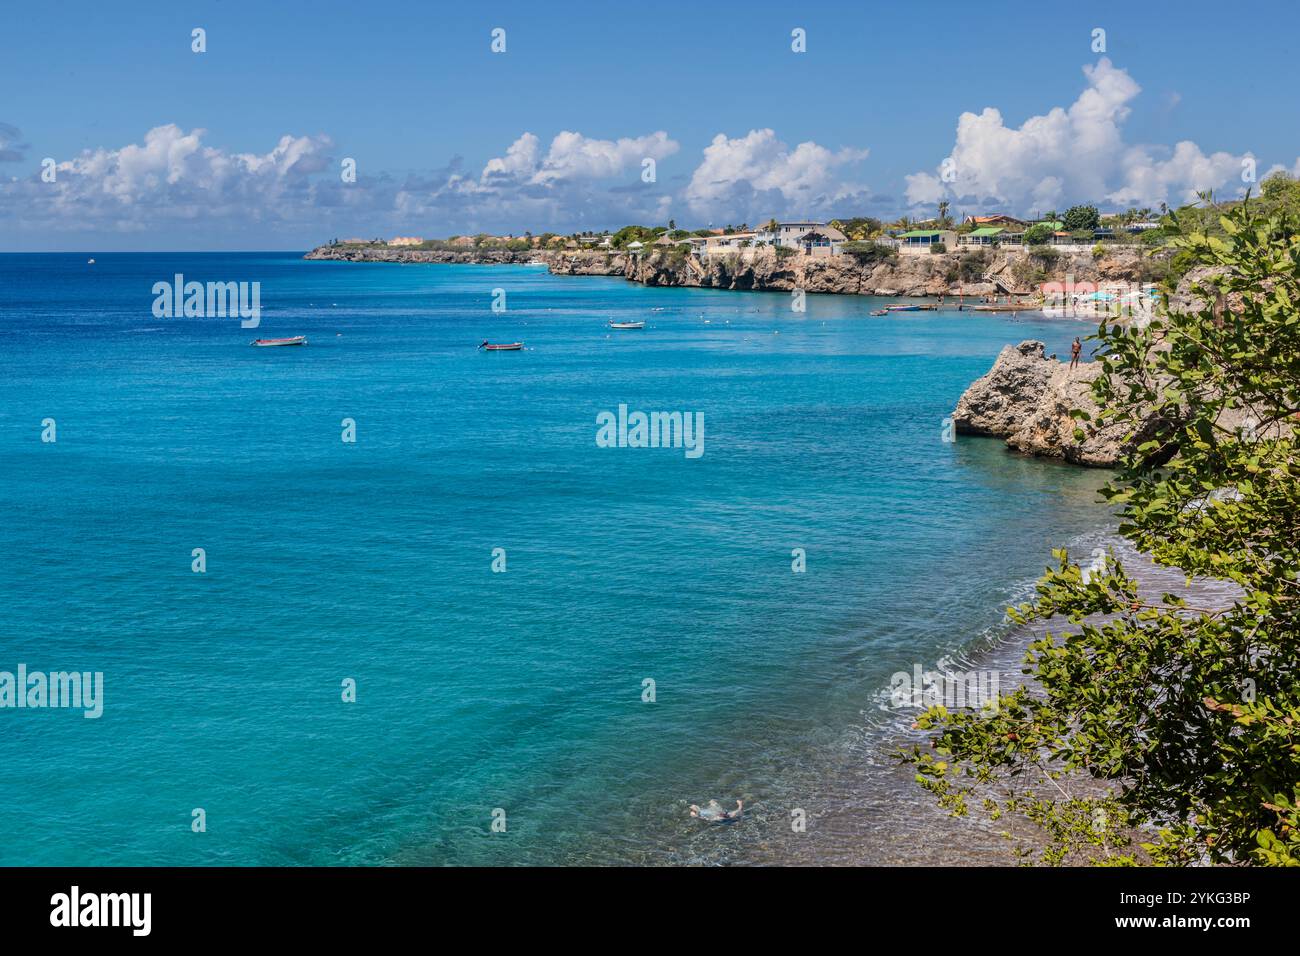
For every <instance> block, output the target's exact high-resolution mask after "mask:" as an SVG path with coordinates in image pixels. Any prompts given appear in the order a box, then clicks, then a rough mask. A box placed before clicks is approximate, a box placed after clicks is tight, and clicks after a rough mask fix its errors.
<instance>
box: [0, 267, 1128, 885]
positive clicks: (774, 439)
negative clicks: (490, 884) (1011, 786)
mask: <svg viewBox="0 0 1300 956" xmlns="http://www.w3.org/2000/svg"><path fill="white" fill-rule="evenodd" d="M87 258H88V256H87V255H85V254H83V255H3V256H0V588H2V591H0V601H2V602H3V603H2V604H0V606H2V607H3V609H4V614H3V619H2V620H0V670H8V671H13V670H15V669H16V667H17V665H18V664H19V663H25V664H26V665H27V667H28V669H29V670H43V671H57V670H78V671H102V672H103V674H104V683H105V702H104V714H103V716H102V717H101V718H100V719H98V720H88V719H84V718H83V717H82V716H81V714H80V713H79V712H77V711H72V710H53V709H47V710H21V711H19V710H0V864H5V865H12V864H147V863H158V864H181V865H186V864H332V863H389V864H410V863H433V864H521V863H570V862H594V863H619V862H632V863H658V862H683V861H723V862H725V861H744V860H749V859H755V858H758V857H766V858H778V859H780V858H799V854H801V853H803V852H804V851H803V850H801V849H800V848H801V847H805V846H815V845H816V844H815V843H814V842H806V843H798V842H797V841H792V840H791V838H790V836H789V830H790V828H789V826H788V819H789V809H790V808H791V807H796V806H798V807H804V806H819V805H824V803H825V801H826V799H827V798H826V794H827V793H829V792H831V790H832V789H836V788H828V787H826V786H824V783H823V782H824V781H826V780H827V779H828V778H829V775H832V774H836V773H839V772H841V771H842V770H843V768H844V767H845V766H851V767H856V766H857V765H859V764H864V763H870V762H871V761H872V760H874V759H875V757H874V756H873V743H872V741H873V739H874V738H873V736H872V734H871V733H869V732H867V730H869V728H870V726H871V724H872V722H873V721H874V719H875V718H874V716H872V712H873V709H874V704H873V701H874V699H875V698H876V696H877V695H878V694H879V692H880V690H881V688H882V687H884V686H886V685H887V684H888V679H889V675H890V674H891V673H893V672H896V671H899V670H910V669H911V667H912V666H913V664H914V663H917V662H919V663H922V664H925V665H929V664H932V663H934V662H935V661H936V660H938V659H939V658H940V657H942V656H944V655H948V654H953V653H958V652H960V651H961V650H962V649H963V648H966V647H968V646H970V645H972V643H975V642H979V641H981V640H983V639H986V638H987V636H988V634H989V633H990V631H991V629H994V630H995V629H996V628H997V627H998V626H999V622H1000V621H1001V620H1002V608H1003V607H1004V606H1005V603H1006V602H1007V601H1008V600H1010V599H1012V598H1013V597H1015V596H1016V595H1017V594H1021V593H1023V591H1024V589H1025V588H1026V586H1027V585H1028V584H1029V583H1031V582H1032V581H1033V579H1034V578H1035V577H1036V576H1037V575H1038V574H1039V573H1040V572H1041V570H1042V568H1043V566H1044V565H1045V564H1046V563H1048V561H1049V560H1050V555H1049V553H1048V552H1049V549H1050V548H1051V547H1053V546H1059V545H1061V544H1064V543H1068V542H1070V541H1072V540H1074V539H1077V538H1078V537H1079V536H1080V535H1087V534H1089V533H1091V532H1093V531H1094V530H1095V529H1097V528H1100V527H1102V526H1103V525H1105V523H1106V521H1107V515H1106V511H1105V509H1104V508H1103V506H1102V505H1100V504H1099V503H1097V500H1096V496H1095V494H1094V489H1095V488H1096V487H1097V486H1098V485H1099V484H1100V483H1101V476H1099V475H1098V474H1097V473H1095V472H1088V471H1083V470H1076V469H1073V468H1069V467H1065V466H1061V465H1058V464H1053V463H1050V462H1043V461H1032V460H1026V459H1023V458H1019V457H1016V456H1012V455H1010V454H1008V453H1007V452H1006V451H1005V450H1004V448H1003V446H1002V444H1001V442H999V441H996V440H991V439H975V438H967V437H961V438H959V439H958V440H957V441H956V442H955V443H950V442H945V441H944V440H943V419H944V418H945V416H947V415H948V414H949V413H950V412H951V410H952V408H953V405H954V404H955V402H956V400H957V398H958V396H959V395H960V394H961V392H962V391H963V389H964V388H965V387H966V386H967V385H968V384H969V383H970V381H972V380H973V379H974V378H976V377H978V376H979V375H981V374H983V373H984V372H985V371H987V369H988V367H989V365H990V364H991V363H992V361H993V359H994V357H995V356H996V355H997V353H998V351H999V350H1000V349H1001V347H1002V346H1003V345H1005V344H1008V343H1014V342H1018V341H1021V340H1023V339H1027V338H1041V339H1043V340H1044V341H1046V342H1047V343H1048V346H1049V351H1051V350H1054V351H1057V352H1058V353H1060V354H1068V343H1069V341H1070V339H1071V338H1072V337H1073V336H1074V335H1075V334H1079V333H1081V332H1086V331H1088V329H1087V327H1086V326H1082V325H1079V324H1076V323H1071V322H1063V321H1061V320H1048V319H1044V318H1042V317H1038V316H1027V315H1021V316H1019V317H1011V316H996V315H978V314H973V313H969V312H967V313H957V312H955V311H950V312H939V313H912V314H904V315H897V316H889V317H883V318H874V317H871V316H869V315H868V312H869V310H870V309H872V308H878V307H879V306H880V305H881V300H877V299H871V298H857V297H843V296H809V297H808V300H807V311H806V312H804V313H802V314H799V313H794V312H792V311H791V308H790V303H791V299H790V296H789V295H786V294H779V293H732V292H721V291H712V290H690V289H654V288H646V287H642V286H639V285H635V284H631V283H627V282H624V281H622V280H620V279H613V278H594V277H558V276H551V275H549V274H547V272H546V270H545V269H544V268H540V267H527V266H495V267H489V266H394V265H386V264H346V263H332V262H307V261H303V260H301V259H299V258H298V257H297V256H296V255H291V254H280V253H276V254H256V253H252V254H238V255H234V254H130V255H128V254H117V255H114V254H103V255H99V254H96V255H95V258H96V260H97V261H96V263H95V264H94V265H88V264H87V262H86V260H87ZM177 272H180V273H183V274H184V276H185V278H186V279H187V280H189V279H193V280H199V281H209V280H212V281H259V282H260V283H261V302H262V310H263V315H262V322H261V326H260V327H259V328H257V329H256V330H247V329H242V328H240V325H239V322H238V320H237V319H232V318H210V319H198V318H188V319H186V318H173V319H158V318H155V317H154V315H153V314H152V312H151V308H152V305H153V300H154V296H153V293H152V291H151V288H152V286H153V284H154V283H155V282H158V281H170V280H171V279H172V277H173V275H174V274H175V273H177ZM498 288H499V289H504V290H505V292H506V305H507V310H506V311H505V312H503V313H496V312H493V311H492V309H491V305H492V301H493V294H492V290H493V289H498ZM652 309H662V311H651V310H652ZM609 318H638V319H645V320H647V324H648V327H647V329H646V330H645V331H642V332H616V333H610V332H608V331H607V330H606V329H605V327H604V324H605V322H606V321H607V320H608V319H609ZM299 334H305V335H307V336H308V337H309V344H308V345H307V346H306V347H304V348H291V349H256V348H250V347H249V341H250V340H251V339H252V338H253V337H254V336H268V337H274V336H288V335H299ZM484 339H491V340H494V341H513V340H522V341H524V342H525V343H526V346H527V348H526V349H525V350H524V351H521V352H507V353H497V354H487V353H483V352H480V351H477V350H476V348H475V346H476V345H477V344H478V343H479V342H481V341H482V340H484ZM620 403H626V404H627V405H628V406H629V407H630V408H632V409H641V410H645V411H651V410H675V411H688V412H695V411H699V412H702V413H703V415H704V421H705V453H704V455H703V456H702V457H701V458H699V459H696V460H691V459H688V458H687V457H686V456H685V455H684V454H683V452H682V451H681V450H673V449H630V448H621V449H619V448H615V449H611V448H599V447H597V445H596V442H595V436H596V415H597V414H598V413H599V412H601V411H604V410H611V411H612V410H615V409H617V407H618V405H619V404H620ZM47 418H52V419H54V420H55V422H56V423H57V442H54V443H48V442H42V441H41V434H42V421H43V420H44V419H47ZM345 418H351V419H353V420H354V421H355V422H356V441H355V443H345V442H343V441H342V440H341V432H342V425H341V423H342V421H343V419H345ZM195 548H203V549H205V551H206V555H207V570H206V573H204V574H197V573H194V572H193V571H192V570H191V561H192V560H193V559H192V557H191V552H192V550H193V549H195ZM494 548H504V549H505V551H506V562H507V565H506V566H507V569H508V570H507V571H506V573H493V571H492V552H493V549H494ZM794 548H803V549H805V551H806V554H807V571H806V572H805V573H802V574H796V573H793V572H792V570H791V561H792V557H791V551H792V549H794ZM345 678H352V679H354V680H355V681H356V684H357V700H356V702H355V703H344V702H343V700H342V699H341V696H342V691H341V682H342V681H343V680H344V679H345ZM647 678H649V679H652V680H653V681H654V682H655V696H656V700H655V701H654V702H653V703H646V702H643V701H642V694H643V686H644V685H643V681H645V680H646V679H647ZM905 776H906V775H904V778H905ZM898 779H899V778H896V777H892V776H888V775H886V776H885V777H882V778H881V779H880V780H879V781H877V782H876V783H871V782H870V779H868V781H867V783H866V784H864V785H865V786H868V787H876V786H879V787H881V788H886V787H888V788H895V789H896V792H894V793H889V794H873V795H872V798H873V799H874V800H876V801H877V802H879V801H881V800H884V801H886V802H890V803H891V805H896V806H898V807H901V808H902V809H901V810H900V811H899V813H900V816H901V817H906V815H907V808H908V807H909V806H911V805H912V804H913V803H924V802H927V798H925V797H924V796H923V795H920V794H919V793H917V792H915V791H914V790H913V788H911V787H910V785H907V784H905V783H904V784H902V785H900V784H898V782H897V781H898ZM837 792H838V790H837ZM712 797H717V798H718V799H720V800H722V801H724V802H727V803H730V802H731V801H733V800H734V799H735V798H737V797H743V798H745V799H746V800H747V802H748V803H749V804H750V805H751V806H752V807H753V808H754V811H753V815H752V816H751V817H750V818H748V819H746V821H745V822H744V824H742V825H741V827H730V828H713V829H712V830H707V831H701V830H700V828H699V827H698V825H695V824H694V822H693V821H691V820H690V819H689V817H688V816H687V814H686V807H687V805H688V804H690V803H702V802H703V801H705V800H707V799H709V798H712ZM837 799H838V798H837ZM819 800H820V801H821V803H820V804H819ZM195 808H203V810H204V811H205V812H206V820H207V830H206V832H205V833H194V832H192V831H191V815H192V810H193V809H195ZM498 808H500V809H502V810H504V811H505V820H506V830H505V832H504V833H494V832H493V831H492V826H491V825H492V821H493V811H494V810H496V809H498ZM841 809H842V808H841ZM878 824H879V821H878V820H876V821H867V820H864V821H863V830H862V832H861V833H855V832H843V831H842V830H841V831H837V833H836V835H835V840H836V841H837V846H838V847H839V848H840V849H841V850H843V849H844V846H845V845H847V844H851V843H853V841H855V840H857V841H867V842H870V841H873V840H875V841H879V840H886V839H889V836H888V832H887V831H886V832H885V833H884V835H882V831H881V829H880V827H879V825H878ZM812 829H814V830H815V827H814V828H812ZM810 840H811V838H810ZM803 858H807V855H806V854H805V855H804V857H803Z"/></svg>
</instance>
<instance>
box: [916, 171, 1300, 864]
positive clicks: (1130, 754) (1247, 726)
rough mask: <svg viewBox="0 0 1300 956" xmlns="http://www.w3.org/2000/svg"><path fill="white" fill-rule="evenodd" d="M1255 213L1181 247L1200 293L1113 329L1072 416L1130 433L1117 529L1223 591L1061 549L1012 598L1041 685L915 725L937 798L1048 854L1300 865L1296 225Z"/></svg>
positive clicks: (1114, 494)
mask: <svg viewBox="0 0 1300 956" xmlns="http://www.w3.org/2000/svg"><path fill="white" fill-rule="evenodd" d="M1297 198H1298V202H1297V208H1300V192H1297ZM1251 210H1252V207H1251V206H1249V205H1245V204H1243V205H1239V206H1237V207H1236V208H1234V209H1233V210H1232V211H1230V212H1228V213H1227V214H1225V215H1223V216H1221V217H1219V222H1218V226H1219V228H1220V229H1221V230H1222V231H1221V233H1220V234H1217V235H1210V234H1208V233H1207V232H1206V231H1204V228H1203V227H1202V228H1201V229H1200V231H1198V230H1195V229H1194V230H1191V231H1187V232H1184V233H1183V234H1182V235H1180V236H1179V237H1178V239H1177V240H1176V243H1177V245H1178V246H1179V247H1180V249H1181V252H1180V255H1186V256H1188V257H1189V262H1188V266H1189V268H1190V269H1191V270H1192V271H1191V272H1190V273H1189V275H1195V276H1198V277H1199V279H1198V289H1199V296H1200V300H1201V301H1200V305H1199V306H1198V307H1197V308H1196V309H1194V310H1192V311H1185V312H1177V313H1167V314H1163V315H1161V316H1160V317H1159V318H1158V319H1157V320H1156V321H1153V322H1152V323H1151V324H1150V325H1149V326H1147V327H1146V328H1144V329H1136V328H1128V327H1123V326H1119V325H1112V326H1107V325H1103V326H1102V327H1101V328H1100V329H1099V330H1098V335H1097V340H1098V341H1099V342H1100V344H1101V351H1100V354H1099V360H1100V362H1101V363H1102V369H1103V373H1104V374H1102V375H1099V376H1098V377H1097V379H1096V380H1095V382H1094V384H1093V394H1094V396H1095V397H1096V399H1097V402H1098V404H1099V406H1100V408H1101V412H1100V414H1099V415H1097V416H1095V417H1094V418H1090V417H1089V416H1087V415H1084V414H1075V415H1074V418H1075V421H1076V423H1077V431H1076V437H1078V435H1080V434H1083V435H1086V434H1087V432H1088V430H1090V429H1095V428H1099V427H1103V426H1107V427H1109V426H1111V425H1118V426H1124V427H1126V429H1127V431H1128V432H1129V433H1130V434H1132V435H1134V436H1136V439H1135V441H1134V442H1133V444H1132V446H1131V452H1130V454H1129V456H1128V457H1127V458H1126V460H1125V461H1124V462H1123V463H1122V465H1121V467H1120V469H1119V470H1118V472H1117V474H1116V477H1115V480H1114V481H1112V482H1111V483H1110V484H1109V485H1108V486H1107V487H1106V488H1104V489H1102V495H1103V497H1104V498H1105V499H1106V500H1107V501H1109V502H1110V503H1111V504H1112V505H1113V506H1114V507H1115V508H1116V509H1117V515H1118V519H1119V529H1120V533H1121V534H1122V535H1124V537H1126V538H1127V539H1128V540H1129V541H1130V542H1132V543H1133V544H1134V545H1135V546H1136V547H1137V548H1138V549H1139V550H1141V551H1144V552H1146V554H1147V555H1149V556H1150V557H1151V558H1152V559H1153V560H1155V561H1156V562H1158V563H1161V564H1165V565H1169V566H1172V567H1177V568H1180V569H1182V570H1183V571H1184V572H1185V574H1186V576H1187V577H1188V578H1189V579H1190V578H1192V577H1193V576H1196V577H1203V578H1215V579H1219V580H1221V581H1223V582H1226V584H1225V585H1223V586H1221V587H1220V588H1219V589H1218V592H1217V593H1219V594H1220V595H1226V596H1224V597H1221V598H1219V599H1218V600H1217V601H1207V599H1205V598H1203V597H1202V598H1194V597H1190V596H1189V595H1187V594H1169V595H1161V596H1160V598H1159V600H1156V599H1154V598H1153V597H1152V596H1150V595H1145V594H1143V593H1142V592H1141V589H1140V588H1139V586H1138V583H1137V581H1136V580H1134V579H1133V578H1132V577H1130V576H1129V575H1128V574H1127V573H1126V572H1125V569H1124V567H1123V566H1122V564H1121V563H1120V562H1119V561H1117V560H1115V558H1114V556H1113V555H1112V556H1108V557H1107V558H1106V559H1105V560H1104V562H1102V563H1101V565H1100V566H1098V565H1096V564H1094V565H1093V566H1091V567H1089V568H1088V569H1087V571H1086V572H1085V570H1084V569H1082V568H1080V566H1079V565H1078V564H1076V563H1073V562H1071V561H1070V558H1069V555H1068V554H1067V553H1065V552H1064V551H1056V552H1053V557H1054V559H1055V561H1056V565H1055V566H1054V567H1051V568H1048V569H1047V572H1046V573H1045V574H1044V576H1043V578H1042V580H1041V581H1040V582H1039V583H1038V586H1037V589H1036V597H1035V599H1034V600H1033V601H1032V602H1029V603H1027V604H1025V605H1022V606H1020V607H1017V608H1013V609H1009V610H1008V616H1009V617H1010V618H1011V619H1012V620H1013V621H1016V622H1019V623H1023V624H1027V623H1031V622H1034V621H1050V620H1057V621H1059V622H1060V624H1061V626H1062V628H1063V629H1062V630H1061V631H1059V632H1051V631H1049V632H1047V633H1046V634H1045V635H1044V636H1043V637H1041V638H1040V639H1038V640H1036V641H1034V643H1033V644H1032V645H1031V646H1030V648H1029V651H1028V654H1027V657H1026V663H1025V674H1026V677H1027V679H1028V680H1029V681H1030V682H1031V684H1032V686H1033V687H1034V692H1033V693H1030V692H1029V691H1028V690H1027V689H1026V688H1020V689H1017V690H1015V691H1013V692H1011V693H1009V694H1004V695H1003V697H1002V701H1001V706H1000V708H999V709H998V711H997V712H996V713H993V714H988V713H981V714H975V713H971V712H966V711H953V712H950V713H948V712H931V713H930V714H927V715H926V716H925V718H924V720H923V721H918V726H919V727H921V728H922V729H927V730H932V731H933V732H934V734H935V738H934V744H935V746H934V747H933V748H932V749H933V751H934V754H938V755H941V757H942V759H941V760H940V759H937V758H936V757H934V756H933V755H932V754H919V751H917V752H915V754H914V755H908V756H907V758H906V759H909V760H911V759H914V756H919V757H921V758H924V760H922V761H921V765H922V766H923V767H924V769H922V770H921V773H922V775H923V776H924V778H925V780H926V788H927V789H929V790H931V792H933V793H934V794H935V796H936V798H938V799H939V801H940V804H941V805H943V806H945V807H947V808H949V809H950V811H952V812H961V813H967V812H970V808H971V806H977V807H979V808H981V809H983V810H984V812H986V813H988V814H990V816H993V815H995V814H996V816H998V817H1001V816H1003V815H1005V814H1015V815H1018V816H1020V817H1022V818H1023V819H1026V820H1028V821H1030V822H1032V823H1033V824H1035V825H1036V826H1037V827H1038V828H1039V829H1040V830H1041V831H1042V833H1043V834H1044V837H1045V841H1043V842H1041V843H1039V844H1038V845H1037V850H1036V852H1037V858H1038V860H1039V862H1044V863H1063V862H1080V861H1089V862H1094V863H1104V864H1107V865H1115V864H1129V863H1133V862H1145V863H1156V864H1163V865H1186V864H1188V863H1195V862H1203V861H1205V860H1209V861H1212V862H1225V863H1254V864H1261V865H1278V866H1280V865H1298V864H1300V816H1298V814H1300V811H1297V806H1300V583H1298V580H1300V550H1298V549H1300V456H1297V448H1296V434H1295V431H1294V429H1295V426H1296V424H1297V423H1298V422H1300V316H1298V315H1297V310H1296V308H1295V305H1294V303H1296V302H1300V235H1298V234H1297V229H1296V225H1295V222H1294V221H1293V220H1291V219H1290V218H1288V217H1285V216H1274V217H1272V218H1267V219H1260V218H1257V217H1256V216H1255V215H1254V213H1253V212H1252V211H1251ZM1183 218H1184V217H1183V216H1182V214H1181V213H1180V216H1179V219H1180V220H1181V219H1183ZM1186 221H1188V222H1197V221H1199V222H1203V223H1204V222H1209V221H1211V220H1206V219H1204V218H1201V219H1199V220H1198V219H1197V218H1196V217H1191V216H1189V217H1186ZM1175 225H1176V223H1175ZM1169 291H1172V290H1169ZM1247 415H1248V416H1249V420H1250V421H1251V422H1252V426H1251V428H1249V429H1245V428H1243V427H1241V425H1240V424H1239V423H1240V422H1241V421H1243V420H1244V418H1243V416H1247ZM1225 588H1227V589H1229V590H1225ZM926 761H929V762H928V763H926ZM940 764H941V765H942V766H940ZM972 798H978V799H977V800H975V801H974V802H972ZM1098 814H1100V816H1098ZM1098 821H1101V822H1098ZM1139 829H1141V830H1142V831H1143V832H1144V840H1143V841H1141V842H1138V841H1136V840H1135V839H1134V834H1135V833H1136V832H1137V831H1138V830H1139ZM1149 833H1155V834H1157V835H1158V836H1157V837H1156V838H1154V839H1153V838H1151V837H1150V836H1149V835H1147V834H1149Z"/></svg>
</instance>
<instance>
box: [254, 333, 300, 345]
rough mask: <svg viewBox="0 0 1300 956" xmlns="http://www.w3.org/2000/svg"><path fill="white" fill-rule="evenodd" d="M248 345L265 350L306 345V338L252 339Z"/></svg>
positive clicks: (298, 336) (296, 336)
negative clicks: (273, 347)
mask: <svg viewBox="0 0 1300 956" xmlns="http://www.w3.org/2000/svg"><path fill="white" fill-rule="evenodd" d="M249 344H250V345H256V346H257V347H258V348H267V347H268V346H272V345H306V344H307V336H305V335H293V336H290V337H289V338H287V339H253V341H252V342H251V343H249Z"/></svg>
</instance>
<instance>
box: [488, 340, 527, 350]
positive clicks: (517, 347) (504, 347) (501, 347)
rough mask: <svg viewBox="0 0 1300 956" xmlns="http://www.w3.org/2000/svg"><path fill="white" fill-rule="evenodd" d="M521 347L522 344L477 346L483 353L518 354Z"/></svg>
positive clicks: (503, 343)
mask: <svg viewBox="0 0 1300 956" xmlns="http://www.w3.org/2000/svg"><path fill="white" fill-rule="evenodd" d="M523 347H524V343H523V342H484V343H483V344H482V345H480V346H479V348H481V349H482V350H483V351H485V352H518V351H519V350H520V349H522V348H523Z"/></svg>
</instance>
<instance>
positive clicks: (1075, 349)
mask: <svg viewBox="0 0 1300 956" xmlns="http://www.w3.org/2000/svg"><path fill="white" fill-rule="evenodd" d="M1082 351H1083V343H1082V342H1080V341H1079V337H1078V336H1077V335H1076V336H1075V337H1074V342H1073V343H1071V345H1070V368H1071V369H1072V370H1073V369H1074V367H1075V366H1077V365H1078V364H1079V353H1080V352H1082Z"/></svg>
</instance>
